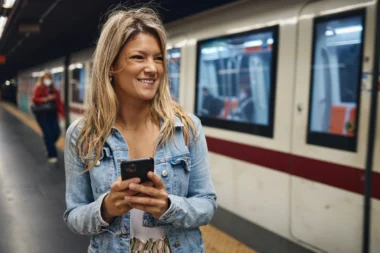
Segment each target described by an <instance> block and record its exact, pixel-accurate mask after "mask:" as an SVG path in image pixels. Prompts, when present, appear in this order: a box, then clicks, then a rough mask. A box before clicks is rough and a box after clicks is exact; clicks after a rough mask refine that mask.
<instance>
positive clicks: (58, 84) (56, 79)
mask: <svg viewBox="0 0 380 253" xmlns="http://www.w3.org/2000/svg"><path fill="white" fill-rule="evenodd" d="M53 83H54V87H55V88H56V89H57V90H58V91H59V92H60V93H62V91H63V82H62V72H56V73H53Z"/></svg>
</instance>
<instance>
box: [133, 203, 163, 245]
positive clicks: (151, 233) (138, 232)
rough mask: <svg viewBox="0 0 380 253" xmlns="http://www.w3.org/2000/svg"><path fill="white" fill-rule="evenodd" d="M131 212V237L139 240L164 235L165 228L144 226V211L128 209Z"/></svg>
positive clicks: (157, 237)
mask: <svg viewBox="0 0 380 253" xmlns="http://www.w3.org/2000/svg"><path fill="white" fill-rule="evenodd" d="M129 212H130V214H131V238H133V237H136V238H138V239H140V240H143V241H147V240H149V239H151V238H152V239H159V238H164V237H165V236H166V230H165V228H163V227H154V228H150V227H144V226H143V219H144V212H143V211H141V210H138V209H132V210H131V211H129Z"/></svg>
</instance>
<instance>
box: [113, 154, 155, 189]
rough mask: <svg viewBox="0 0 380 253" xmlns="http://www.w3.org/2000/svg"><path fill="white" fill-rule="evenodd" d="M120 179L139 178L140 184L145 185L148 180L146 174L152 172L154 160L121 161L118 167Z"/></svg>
mask: <svg viewBox="0 0 380 253" xmlns="http://www.w3.org/2000/svg"><path fill="white" fill-rule="evenodd" d="M120 170H121V179H122V180H127V179H131V178H134V177H138V178H140V180H141V182H140V183H145V182H146V181H148V180H149V178H148V175H147V174H148V172H149V171H152V172H154V159H153V158H151V157H149V158H142V159H134V160H128V161H122V162H121V165H120Z"/></svg>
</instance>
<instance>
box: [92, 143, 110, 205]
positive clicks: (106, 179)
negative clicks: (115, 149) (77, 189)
mask: <svg viewBox="0 0 380 253" xmlns="http://www.w3.org/2000/svg"><path fill="white" fill-rule="evenodd" d="M113 172H114V162H113V155H112V152H111V150H110V148H109V147H103V148H102V152H101V154H100V157H99V160H97V161H96V162H95V166H94V167H93V168H92V169H91V170H90V176H91V186H92V190H93V192H94V195H96V196H95V199H97V198H98V197H99V196H100V195H101V194H103V193H105V192H107V191H109V189H110V188H111V184H112V179H113Z"/></svg>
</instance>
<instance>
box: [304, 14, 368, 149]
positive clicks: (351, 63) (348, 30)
mask: <svg viewBox="0 0 380 253" xmlns="http://www.w3.org/2000/svg"><path fill="white" fill-rule="evenodd" d="M364 15H365V13H364V11H363V10H360V11H355V12H348V13H345V14H343V15H342V14H340V15H338V16H337V15H333V16H328V17H321V18H317V19H315V21H314V42H313V43H314V45H313V60H312V61H313V62H312V74H311V87H310V99H309V123H308V136H307V143H309V144H314V145H321V146H326V147H331V148H336V149H343V150H347V151H356V140H357V125H358V124H357V123H358V118H359V104H360V80H361V74H362V56H363V44H364V41H363V40H364V38H363V36H364V27H365V25H364Z"/></svg>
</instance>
